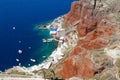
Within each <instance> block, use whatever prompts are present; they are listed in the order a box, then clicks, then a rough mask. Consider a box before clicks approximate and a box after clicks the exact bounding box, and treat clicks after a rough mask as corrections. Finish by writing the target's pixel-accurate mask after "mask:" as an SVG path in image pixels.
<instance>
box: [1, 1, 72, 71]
mask: <svg viewBox="0 0 120 80" xmlns="http://www.w3.org/2000/svg"><path fill="white" fill-rule="evenodd" d="M73 1H74V0H0V71H4V70H6V69H8V68H12V67H13V66H18V65H21V66H24V67H30V66H33V65H38V64H40V63H41V62H43V61H44V60H45V59H47V57H49V56H50V54H51V53H52V52H53V51H54V50H55V48H56V47H57V42H55V41H52V42H48V43H44V42H43V41H42V39H44V38H45V39H46V38H51V36H50V34H49V30H37V29H35V27H36V26H37V25H39V24H43V23H47V22H50V21H52V20H53V19H54V18H56V17H58V16H61V15H64V14H66V13H67V12H68V11H69V10H70V5H71V2H73ZM20 53H21V54H20ZM16 59H17V60H16ZM30 59H34V60H36V62H32V61H31V60H30Z"/></svg>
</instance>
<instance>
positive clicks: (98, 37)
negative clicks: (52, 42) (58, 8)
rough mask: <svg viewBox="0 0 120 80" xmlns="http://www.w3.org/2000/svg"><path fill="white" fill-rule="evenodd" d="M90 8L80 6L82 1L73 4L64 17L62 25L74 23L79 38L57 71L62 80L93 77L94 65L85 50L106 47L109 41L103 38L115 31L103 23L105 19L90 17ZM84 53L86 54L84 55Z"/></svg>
mask: <svg viewBox="0 0 120 80" xmlns="http://www.w3.org/2000/svg"><path fill="white" fill-rule="evenodd" d="M91 14H92V9H91V8H90V6H88V5H87V6H86V5H83V4H82V1H81V2H80V1H77V2H73V4H72V6H71V10H70V12H69V13H68V14H66V15H65V16H64V23H65V24H66V25H67V26H69V25H73V24H74V23H75V22H76V21H79V23H78V24H77V33H78V36H79V37H84V38H83V39H80V40H78V42H77V45H76V47H75V48H74V49H73V51H72V52H71V53H69V56H68V57H67V58H66V59H65V60H64V61H63V63H62V64H61V65H62V68H61V70H60V71H58V72H57V73H58V75H59V76H61V77H62V78H71V77H84V78H86V79H89V78H91V77H93V76H94V74H93V73H94V64H93V63H92V61H91V60H90V59H89V58H88V57H87V55H88V53H87V52H85V51H86V50H93V49H100V48H104V47H105V46H107V45H108V43H109V41H108V40H105V39H104V38H108V37H110V36H111V35H112V34H113V32H114V31H115V29H114V28H113V27H112V26H111V25H110V24H108V23H107V22H105V21H104V20H105V19H108V18H106V17H103V16H100V15H102V14H100V13H99V12H98V14H97V13H96V15H91ZM85 53H86V54H85Z"/></svg>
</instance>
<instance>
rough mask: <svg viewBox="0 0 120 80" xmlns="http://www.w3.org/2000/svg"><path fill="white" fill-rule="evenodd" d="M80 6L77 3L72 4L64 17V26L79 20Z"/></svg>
mask: <svg viewBox="0 0 120 80" xmlns="http://www.w3.org/2000/svg"><path fill="white" fill-rule="evenodd" d="M80 10H81V6H80V3H79V2H77V1H76V2H73V3H72V6H71V10H70V12H69V13H68V14H67V15H65V16H64V23H65V24H66V25H72V24H73V23H74V22H75V21H77V20H79V19H80V14H78V13H80Z"/></svg>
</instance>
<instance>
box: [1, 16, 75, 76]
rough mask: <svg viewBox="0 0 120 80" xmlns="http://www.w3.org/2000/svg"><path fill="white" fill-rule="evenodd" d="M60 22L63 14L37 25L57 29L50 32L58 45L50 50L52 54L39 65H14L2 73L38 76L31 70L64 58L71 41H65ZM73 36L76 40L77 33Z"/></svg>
mask: <svg viewBox="0 0 120 80" xmlns="http://www.w3.org/2000/svg"><path fill="white" fill-rule="evenodd" d="M62 24H63V16H60V17H58V18H56V19H54V20H53V22H52V23H48V24H45V25H42V26H41V25H40V26H38V27H39V29H48V30H50V27H51V26H52V27H53V26H54V27H55V28H56V29H57V30H56V33H55V34H51V35H52V36H53V40H57V41H58V47H57V48H56V49H55V50H54V51H53V52H52V54H51V55H50V56H49V57H48V58H47V59H46V60H44V61H43V62H42V63H40V64H39V65H34V66H31V67H28V68H26V67H21V66H14V67H13V68H11V69H8V70H6V71H5V72H3V73H2V74H12V73H13V72H14V71H18V72H23V73H26V74H30V75H33V76H34V75H35V76H36V77H39V76H38V75H36V74H34V73H33V72H35V71H39V70H42V69H49V68H50V67H51V66H52V65H56V64H58V63H59V61H60V60H62V59H63V58H64V56H65V55H66V51H67V50H68V49H69V48H70V45H71V41H67V40H70V39H69V38H68V37H67V38H66V32H65V29H64V28H63V26H62ZM61 33H62V34H61ZM74 38H75V39H74V42H76V41H75V40H77V34H76V36H74ZM72 47H74V46H72ZM70 49H71V48H70ZM18 74H19V73H18Z"/></svg>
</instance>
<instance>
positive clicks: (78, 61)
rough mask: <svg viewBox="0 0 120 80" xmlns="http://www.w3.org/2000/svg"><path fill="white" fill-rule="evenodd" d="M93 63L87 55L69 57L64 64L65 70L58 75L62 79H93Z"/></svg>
mask: <svg viewBox="0 0 120 80" xmlns="http://www.w3.org/2000/svg"><path fill="white" fill-rule="evenodd" d="M93 69H94V67H93V63H92V62H91V61H90V60H89V59H88V58H87V57H86V54H82V57H80V56H69V58H66V59H65V61H64V62H63V68H62V69H61V71H60V72H59V73H58V74H59V75H61V76H62V78H70V77H84V78H86V79H88V78H91V77H93V74H94V73H93Z"/></svg>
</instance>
